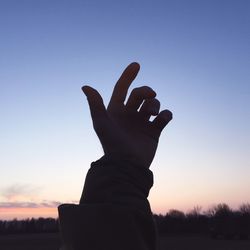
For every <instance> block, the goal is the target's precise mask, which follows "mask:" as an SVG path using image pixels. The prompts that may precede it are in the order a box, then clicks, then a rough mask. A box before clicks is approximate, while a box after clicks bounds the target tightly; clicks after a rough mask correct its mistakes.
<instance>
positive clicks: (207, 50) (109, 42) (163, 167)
mask: <svg viewBox="0 0 250 250" xmlns="http://www.w3.org/2000/svg"><path fill="white" fill-rule="evenodd" d="M249 27H250V2H249V1H247V0H240V1H236V0H235V1H230V0H229V1H226V0H224V1H223V0H217V1H213V0H212V1H198V0H197V1H194V0H190V1H184V0H182V1H181V0H179V1H38V0H37V1H27V0H21V1H17V0H16V1H14V0H11V1H7V0H6V1H5V0H1V1H0V32H1V42H0V55H1V56H0V90H1V91H0V107H1V108H0V116H1V123H0V152H1V157H0V169H1V175H0V176H1V177H0V178H1V181H0V203H1V204H2V205H3V204H6V202H13V204H14V202H17V201H18V202H20V203H21V202H29V201H32V202H37V203H39V202H41V201H44V200H46V201H51V202H52V201H53V202H54V201H56V202H68V201H77V200H78V199H79V196H80V194H81V190H82V185H83V181H84V176H85V174H86V172H87V170H88V167H89V164H90V162H91V161H94V160H96V159H98V158H99V157H100V156H102V149H101V146H100V144H99V142H98V139H97V138H96V136H95V134H94V132H93V130H92V127H91V120H90V116H89V111H88V107H87V103H86V100H85V97H84V96H83V94H82V93H81V90H80V88H81V86H82V85H84V84H89V85H92V86H93V87H95V88H97V89H98V90H99V91H100V93H101V94H102V95H103V97H104V100H105V102H106V103H107V102H108V100H109V97H110V94H111V91H112V88H113V85H114V83H115V82H116V80H117V78H118V77H119V74H120V73H121V72H122V70H123V69H124V67H126V65H127V64H129V63H130V62H133V61H137V62H139V63H140V64H141V72H140V74H139V75H138V77H137V79H136V80H135V82H134V84H133V87H136V86H140V85H150V86H151V87H152V88H153V89H155V91H156V92H157V93H158V98H159V100H160V101H161V105H162V108H169V109H170V110H171V111H172V112H173V113H174V119H173V121H172V122H171V124H170V125H169V126H168V128H167V129H166V131H165V132H164V133H163V134H162V138H161V141H160V145H159V150H158V152H157V155H156V158H155V161H154V162H153V164H152V167H151V169H152V170H153V171H154V174H155V186H154V188H153V189H152V191H151V194H150V201H151V205H152V208H153V210H154V211H155V212H164V211H167V210H168V209H169V208H173V207H174V208H179V209H183V210H188V209H191V208H192V207H193V206H195V205H197V204H198V205H201V206H203V207H204V209H206V208H207V207H209V206H211V205H213V204H216V203H218V202H227V203H228V204H229V205H231V206H233V207H237V206H238V205H239V204H240V203H242V202H250V197H249V190H250V184H249V183H250V182H249V177H250V160H249V155H250V133H249V127H250V109H249V104H250V73H249V66H250V28H249ZM17 187H18V188H17ZM18 189H19V191H20V192H17V193H16V195H14V196H8V195H6V193H7V194H8V193H10V192H11V191H13V190H14V191H15V190H18ZM34 190H35V191H34ZM15 192H16V191H15ZM10 197H11V198H10ZM53 202H52V203H53ZM15 204H16V203H15ZM53 204H54V203H53ZM0 216H4V215H0Z"/></svg>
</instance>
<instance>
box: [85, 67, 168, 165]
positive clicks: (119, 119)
mask: <svg viewBox="0 0 250 250" xmlns="http://www.w3.org/2000/svg"><path fill="white" fill-rule="evenodd" d="M139 69H140V65H139V64H138V63H131V64H130V65H129V66H128V67H127V68H126V69H125V70H124V72H123V73H122V75H121V77H120V79H119V80H118V82H117V83H116V85H115V87H114V90H113V94H112V97H111V99H110V102H109V105H108V108H107V109H106V108H105V106H104V104H103V100H102V97H101V95H100V94H99V93H98V92H97V91H96V90H95V89H93V88H91V87H89V86H83V87H82V90H83V92H84V93H85V95H86V96H87V99H88V103H89V108H90V112H91V117H92V121H93V126H94V129H95V131H96V133H97V135H98V137H99V139H100V141H101V144H102V147H103V150H104V153H105V154H106V155H109V156H112V155H114V156H118V157H121V160H122V159H123V158H125V159H129V160H130V161H132V162H133V163H135V164H136V165H141V166H144V167H149V166H150V164H151V162H152V160H153V158H154V155H155V152H156V149H157V145H158V140H159V137H160V134H161V131H162V130H163V128H164V127H165V126H166V125H167V124H168V122H169V121H170V120H171V119H172V113H171V112H170V111H169V110H163V111H161V112H160V113H159V110H160V102H159V101H158V100H157V99H156V98H155V97H156V93H155V92H154V91H153V90H152V89H151V88H150V87H147V86H143V87H140V88H135V89H133V91H132V92H131V94H130V96H129V98H128V101H127V103H126V104H124V102H125V99H126V95H127V91H128V88H129V86H130V84H131V83H132V81H133V80H134V79H135V77H136V75H137V73H138V72H139ZM151 115H153V116H156V118H155V119H154V120H153V121H152V122H151V121H149V118H150V116H151Z"/></svg>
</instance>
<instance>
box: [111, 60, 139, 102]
mask: <svg viewBox="0 0 250 250" xmlns="http://www.w3.org/2000/svg"><path fill="white" fill-rule="evenodd" d="M139 70H140V65H139V64H138V63H136V62H133V63H131V64H129V65H128V66H127V68H126V69H125V70H124V71H123V73H122V75H121V76H120V78H119V80H118V81H117V83H116V85H115V87H114V90H113V93H112V96H111V99H110V102H109V106H111V105H113V104H114V103H120V104H122V103H124V101H125V99H126V95H127V92H128V88H129V86H130V84H131V83H132V82H133V80H134V79H135V78H136V76H137V74H138V72H139Z"/></svg>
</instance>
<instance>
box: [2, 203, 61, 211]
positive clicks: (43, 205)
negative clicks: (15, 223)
mask: <svg viewBox="0 0 250 250" xmlns="http://www.w3.org/2000/svg"><path fill="white" fill-rule="evenodd" d="M60 204H61V202H58V201H43V202H19V201H16V202H0V209H1V208H54V207H58V206H59V205H60Z"/></svg>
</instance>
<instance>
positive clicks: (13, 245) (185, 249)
mask: <svg viewBox="0 0 250 250" xmlns="http://www.w3.org/2000/svg"><path fill="white" fill-rule="evenodd" d="M59 247H60V237H59V235H58V234H55V233H51V234H23V235H8V236H0V250H59ZM196 249H197V250H250V240H213V239H211V238H209V237H208V236H203V235H188V236H165V237H160V250H196Z"/></svg>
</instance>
